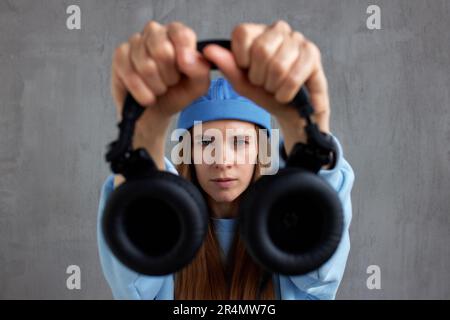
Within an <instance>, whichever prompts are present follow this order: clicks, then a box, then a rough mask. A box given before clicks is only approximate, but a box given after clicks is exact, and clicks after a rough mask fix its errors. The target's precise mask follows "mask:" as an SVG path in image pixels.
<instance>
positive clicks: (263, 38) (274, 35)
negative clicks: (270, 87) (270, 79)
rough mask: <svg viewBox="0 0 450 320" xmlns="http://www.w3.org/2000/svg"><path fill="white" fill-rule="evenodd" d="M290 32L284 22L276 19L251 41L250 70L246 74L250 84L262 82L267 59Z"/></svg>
mask: <svg viewBox="0 0 450 320" xmlns="http://www.w3.org/2000/svg"><path fill="white" fill-rule="evenodd" d="M290 32H291V28H290V26H289V25H288V24H287V23H286V22H284V21H278V22H276V23H274V24H273V25H271V26H270V27H269V28H268V29H266V31H265V32H264V33H262V34H261V35H260V36H259V37H257V38H256V39H255V40H254V41H253V43H252V46H251V49H250V70H249V74H248V78H249V80H250V82H251V83H252V84H254V85H257V86H261V85H263V84H264V82H265V80H266V79H265V77H266V71H267V65H268V63H269V61H270V60H271V59H272V58H273V56H274V54H275V53H276V52H277V51H278V49H279V47H280V46H281V44H282V43H283V41H284V40H285V39H286V38H288V37H289V34H290Z"/></svg>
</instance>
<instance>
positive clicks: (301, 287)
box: [97, 135, 355, 300]
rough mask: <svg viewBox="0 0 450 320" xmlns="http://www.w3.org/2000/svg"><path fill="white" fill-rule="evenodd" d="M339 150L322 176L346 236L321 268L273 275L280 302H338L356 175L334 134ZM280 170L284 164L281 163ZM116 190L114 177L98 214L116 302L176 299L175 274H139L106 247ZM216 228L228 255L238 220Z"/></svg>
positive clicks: (219, 222) (172, 169)
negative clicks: (107, 215) (107, 211)
mask: <svg viewBox="0 0 450 320" xmlns="http://www.w3.org/2000/svg"><path fill="white" fill-rule="evenodd" d="M333 139H334V140H335V142H336V144H337V146H338V150H337V161H336V165H335V167H334V168H331V169H330V170H321V171H319V175H320V176H322V177H323V178H324V179H325V180H326V181H328V183H329V184H330V185H331V186H332V187H333V188H334V189H335V190H336V191H337V192H338V194H339V198H340V200H341V201H342V205H343V209H344V233H343V237H342V239H341V242H340V244H339V246H338V248H337V250H336V252H335V253H334V254H333V256H332V257H331V258H330V259H329V260H328V261H327V262H326V263H325V264H324V265H322V266H321V267H320V268H319V269H317V270H314V271H312V272H310V273H308V274H306V275H301V276H286V275H282V274H273V276H272V279H273V283H274V286H275V295H276V299H282V300H304V299H306V300H308V299H334V298H335V296H336V292H337V289H338V286H339V284H340V282H341V280H342V276H343V274H344V270H345V265H346V262H347V257H348V254H349V251H350V238H349V226H350V221H351V218H352V204H351V197H350V192H351V189H352V186H353V182H354V179H355V175H354V172H353V169H352V167H351V166H350V164H349V163H348V162H347V161H346V160H345V159H344V155H343V150H342V146H341V144H340V143H339V141H338V140H337V138H336V137H335V136H334V135H333ZM164 160H165V165H166V170H167V171H170V172H172V173H175V174H177V171H176V169H175V167H174V166H173V164H172V163H171V162H170V161H169V160H168V159H167V158H165V159H164ZM279 166H280V168H281V167H283V166H284V164H282V163H279ZM113 190H114V175H113V174H110V175H109V176H108V177H107V178H106V180H105V181H104V183H103V186H102V189H101V194H100V200H99V206H98V215H97V242H98V250H99V256H100V262H101V266H102V270H103V273H104V275H105V278H106V281H107V282H108V284H109V286H110V288H111V291H112V294H113V297H114V298H115V299H150V300H152V299H156V300H173V299H174V274H169V275H165V276H147V275H143V274H139V273H136V272H134V271H132V270H130V269H129V268H127V267H126V266H124V265H123V264H122V263H121V262H120V261H119V260H118V259H117V258H116V257H115V256H114V255H113V254H112V252H111V251H110V249H109V247H108V246H107V245H106V242H105V239H104V236H103V234H102V231H101V228H100V225H101V224H100V219H101V217H102V214H103V211H104V207H105V204H106V202H107V200H108V197H109V195H110V194H111V192H112V191H113ZM211 221H212V222H213V223H214V224H215V226H216V234H217V238H218V240H219V244H220V246H221V248H222V250H223V253H224V255H227V254H228V251H229V248H230V244H231V240H232V235H233V232H234V228H235V227H236V222H237V220H236V219H217V218H211Z"/></svg>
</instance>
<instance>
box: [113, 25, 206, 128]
mask: <svg viewBox="0 0 450 320" xmlns="http://www.w3.org/2000/svg"><path fill="white" fill-rule="evenodd" d="M209 71H210V64H209V63H208V62H207V60H206V59H205V58H204V57H203V56H202V54H201V53H199V52H198V51H197V38H196V34H195V32H194V31H193V30H192V29H190V28H188V27H187V26H185V25H184V24H182V23H180V22H172V23H170V24H168V25H167V26H165V25H161V24H159V23H157V22H155V21H150V22H149V23H147V25H146V26H145V28H144V30H143V31H142V32H141V33H135V34H134V35H132V36H131V37H130V39H129V41H128V42H125V43H122V44H121V45H120V46H119V47H117V49H116V51H115V53H114V57H113V61H112V77H111V90H112V94H113V98H114V102H115V104H116V111H117V119H118V120H119V122H120V121H121V118H122V109H123V103H124V101H125V97H126V95H127V93H128V92H129V93H131V95H132V96H133V97H134V98H135V100H136V101H137V102H138V103H139V104H140V105H141V106H143V107H145V108H146V110H145V111H144V113H143V114H142V116H141V117H140V118H139V120H138V121H137V122H136V130H139V131H141V133H144V132H142V131H145V130H146V129H147V128H148V126H149V125H151V124H153V122H152V119H153V118H154V116H155V114H158V115H160V116H161V117H163V118H171V116H172V115H174V114H176V113H177V112H179V111H181V110H182V109H183V108H184V107H186V106H187V105H189V104H190V103H191V102H192V101H194V100H195V99H197V98H198V97H200V96H202V95H203V94H205V93H206V92H207V90H208V88H209V82H210V78H209ZM150 109H151V112H150ZM144 135H145V134H144Z"/></svg>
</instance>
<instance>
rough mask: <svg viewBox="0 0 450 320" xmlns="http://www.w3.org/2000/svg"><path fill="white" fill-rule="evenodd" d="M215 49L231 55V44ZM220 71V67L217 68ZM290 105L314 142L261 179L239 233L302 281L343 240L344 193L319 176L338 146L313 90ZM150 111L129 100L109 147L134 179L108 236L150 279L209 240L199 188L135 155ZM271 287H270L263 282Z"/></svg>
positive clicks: (121, 192) (107, 227)
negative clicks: (141, 122) (322, 125)
mask: <svg viewBox="0 0 450 320" xmlns="http://www.w3.org/2000/svg"><path fill="white" fill-rule="evenodd" d="M208 44H217V45H220V46H222V47H224V48H227V49H230V47H231V46H230V41H229V40H208V41H201V42H198V44H197V49H198V50H199V51H200V52H202V51H203V48H204V47H205V46H207V45H208ZM212 69H217V67H216V66H214V65H213V66H212ZM290 105H292V106H294V107H296V108H297V110H298V112H299V114H300V116H301V117H303V118H305V119H306V120H307V125H306V128H305V131H306V134H307V143H306V144H303V143H297V144H296V145H295V146H294V148H293V150H292V152H291V154H290V155H289V156H288V155H286V153H285V150H284V148H282V149H281V152H282V158H283V160H284V161H285V163H286V166H285V168H281V169H280V170H279V171H278V172H277V173H276V174H275V175H266V176H262V177H261V178H260V179H258V180H257V181H256V182H255V183H254V184H252V185H251V186H250V187H249V188H248V189H247V190H246V191H245V192H244V193H243V194H242V200H241V203H240V211H239V217H238V219H239V232H241V236H242V238H243V240H244V242H245V244H246V248H247V250H248V251H249V253H250V255H251V256H252V258H253V259H254V260H255V261H256V262H257V263H259V264H260V266H261V267H262V268H263V270H264V271H265V275H266V279H265V280H267V278H268V275H269V274H270V273H271V272H275V273H280V274H286V275H300V274H305V273H308V272H310V271H312V270H314V269H317V268H318V267H320V266H321V265H323V264H324V263H325V262H326V261H327V260H328V259H329V258H330V257H331V256H332V254H333V253H334V252H335V250H336V248H337V246H338V244H339V241H340V239H341V235H342V228H343V213H342V205H341V202H340V200H339V198H338V195H337V192H336V191H335V190H334V189H332V187H331V186H330V185H329V184H328V183H327V182H326V181H325V180H324V179H322V178H321V177H320V176H319V175H318V174H317V173H318V171H319V170H320V168H322V166H323V165H326V164H330V163H331V161H332V159H335V157H333V154H334V155H335V154H336V145H335V144H334V143H333V140H332V138H331V136H330V135H327V134H325V133H322V132H320V131H319V128H318V127H317V125H316V124H314V123H313V122H312V121H311V117H310V116H311V115H312V113H313V108H312V106H311V103H310V101H309V98H308V93H307V91H306V90H305V88H302V89H301V90H300V91H299V93H298V94H297V95H296V97H295V98H294V100H293V101H292V102H291V103H290ZM143 111H144V108H143V107H142V106H140V105H139V104H138V103H137V102H136V100H135V99H134V98H133V97H132V96H131V94H128V95H127V97H126V100H125V103H124V108H123V113H122V115H123V116H122V121H121V122H120V123H119V124H118V127H119V138H118V140H117V141H114V142H112V143H110V144H109V146H108V147H109V148H108V152H107V154H106V161H107V162H109V163H110V164H111V170H112V171H113V172H114V173H116V174H122V175H123V176H124V177H125V179H126V181H125V182H124V183H122V184H121V185H120V186H118V187H117V188H116V189H115V190H114V191H113V192H112V194H111V195H110V198H109V199H108V202H107V204H106V206H105V212H104V215H103V219H102V222H101V223H102V230H103V233H104V236H105V240H106V242H107V244H108V246H109V247H110V249H111V251H112V252H113V253H114V254H115V255H116V257H117V258H118V259H119V260H120V261H121V262H122V263H123V264H124V265H126V266H128V267H129V268H131V269H133V270H135V271H136V272H139V273H142V274H146V275H167V274H171V273H174V272H176V271H178V270H180V269H181V268H183V267H184V266H186V265H188V264H189V262H190V261H191V260H192V259H193V258H194V257H195V255H196V253H197V251H198V250H199V248H200V246H201V245H202V243H203V241H204V238H205V236H206V231H207V227H208V222H209V221H208V217H209V213H208V209H207V205H206V202H205V199H204V198H203V196H202V194H201V192H200V191H199V190H198V189H197V187H195V186H194V184H192V183H191V182H189V181H187V180H186V179H184V178H182V177H181V176H178V175H175V174H173V173H170V172H167V171H160V170H158V169H157V167H156V165H155V163H154V161H153V160H152V158H151V157H150V155H149V154H148V153H147V152H146V151H145V150H144V149H142V148H140V149H137V150H132V137H133V133H134V128H135V123H136V121H137V119H138V118H139V117H140V116H141V114H142V112H143ZM263 282H264V281H263Z"/></svg>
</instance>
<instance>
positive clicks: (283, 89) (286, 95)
mask: <svg viewBox="0 0 450 320" xmlns="http://www.w3.org/2000/svg"><path fill="white" fill-rule="evenodd" d="M308 46H309V45H307V44H303V45H302V46H301V47H300V55H299V57H298V58H297V60H296V61H295V63H294V65H293V67H292V69H291V71H290V72H289V74H288V75H287V76H286V78H285V79H284V81H283V82H282V84H281V86H280V88H279V89H278V90H277V91H276V94H275V98H276V99H277V100H278V101H279V102H281V103H289V102H290V101H291V100H292V99H293V98H294V97H295V95H296V94H297V92H298V91H299V90H300V88H301V86H302V85H303V84H304V83H305V82H306V80H308V78H309V77H311V76H312V75H313V72H314V71H315V70H314V68H315V67H316V65H315V60H314V57H313V55H312V52H311V50H310V49H308Z"/></svg>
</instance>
